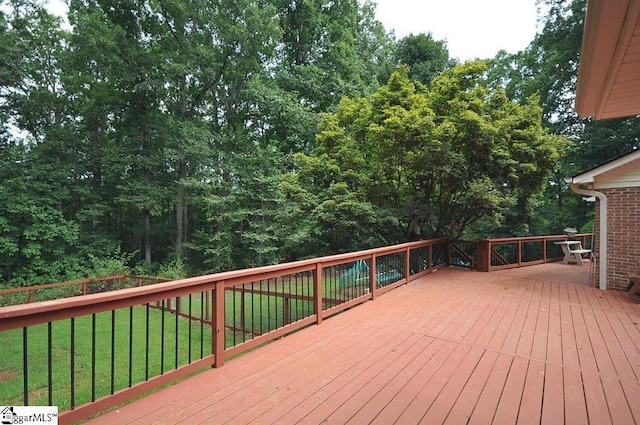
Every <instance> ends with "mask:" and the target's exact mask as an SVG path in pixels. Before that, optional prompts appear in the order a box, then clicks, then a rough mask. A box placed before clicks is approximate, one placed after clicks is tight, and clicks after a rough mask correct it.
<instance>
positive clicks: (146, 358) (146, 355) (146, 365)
mask: <svg viewBox="0 0 640 425" xmlns="http://www.w3.org/2000/svg"><path fill="white" fill-rule="evenodd" d="M149 310H150V306H149V303H147V315H146V316H147V317H146V319H145V320H146V324H145V328H146V331H145V332H146V333H145V339H146V341H145V350H144V380H145V381H148V380H149Z"/></svg>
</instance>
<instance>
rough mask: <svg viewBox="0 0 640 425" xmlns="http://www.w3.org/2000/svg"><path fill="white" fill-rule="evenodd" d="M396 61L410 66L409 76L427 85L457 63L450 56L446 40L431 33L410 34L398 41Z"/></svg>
mask: <svg viewBox="0 0 640 425" xmlns="http://www.w3.org/2000/svg"><path fill="white" fill-rule="evenodd" d="M396 63H397V64H405V65H408V66H409V77H411V78H412V79H413V80H416V81H419V82H421V83H422V84H424V85H426V86H430V85H431V81H432V80H433V79H434V77H435V76H436V75H438V74H440V73H441V72H443V71H446V70H448V69H450V68H452V67H453V66H455V65H456V64H457V61H456V60H454V59H452V58H450V57H449V50H448V49H447V42H446V41H442V40H440V41H438V40H435V39H434V38H433V35H432V34H431V33H427V34H417V35H413V34H411V35H408V36H406V37H404V38H403V39H402V40H400V41H398V43H397V47H396Z"/></svg>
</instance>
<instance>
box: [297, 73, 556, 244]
mask: <svg viewBox="0 0 640 425" xmlns="http://www.w3.org/2000/svg"><path fill="white" fill-rule="evenodd" d="M485 70H486V68H485V65H484V64H483V63H481V62H475V63H467V64H464V65H460V66H457V67H455V68H453V69H452V70H451V71H449V72H444V73H442V74H441V75H440V76H438V77H436V78H435V79H434V80H433V85H432V89H431V90H427V89H426V88H425V87H424V86H423V85H422V84H420V83H416V82H412V81H411V80H410V79H409V76H408V69H407V68H406V67H403V68H400V69H399V70H398V71H397V72H395V73H394V74H392V76H391V78H390V79H389V82H388V84H387V85H386V86H384V87H381V88H380V89H379V90H378V91H377V92H376V93H374V94H373V95H372V96H370V97H368V98H360V99H357V100H351V99H343V101H342V102H341V104H340V106H339V108H338V110H337V111H336V113H335V114H329V115H325V116H324V118H323V120H322V122H321V124H320V131H319V133H318V136H317V148H316V151H315V152H314V155H312V156H307V155H298V157H297V158H298V167H299V170H298V171H297V172H296V173H295V174H293V175H292V176H291V178H294V179H295V182H296V183H297V184H298V187H299V189H297V191H298V192H299V193H300V192H302V193H303V194H304V195H303V199H314V198H315V199H314V202H310V203H309V205H310V207H311V208H310V210H309V211H308V213H309V214H311V216H312V217H313V218H314V219H315V225H316V226H317V227H318V229H319V230H320V235H321V236H320V239H321V240H324V241H327V242H326V243H327V244H328V246H327V247H326V249H327V250H330V251H334V252H335V251H337V250H344V249H353V248H354V247H362V246H368V245H372V244H380V243H392V242H399V241H404V240H408V239H414V238H417V237H433V236H450V237H459V236H460V235H461V234H462V232H463V231H464V230H465V229H466V228H467V227H468V226H469V225H471V224H472V223H474V222H476V221H478V220H479V219H481V218H486V217H491V218H492V219H493V220H494V221H495V222H500V221H502V220H504V219H505V212H506V211H507V209H508V208H509V207H512V206H514V205H516V204H517V203H518V202H520V203H523V204H526V202H527V200H528V199H530V198H531V197H532V196H534V195H535V194H537V193H540V191H541V190H542V188H543V187H544V183H545V179H546V177H547V175H548V174H549V173H550V172H552V171H553V169H554V167H555V166H556V163H557V161H558V159H559V157H560V154H561V152H562V149H563V148H564V147H565V145H566V141H565V140H564V139H561V138H558V137H555V136H550V135H549V134H548V133H547V132H546V131H545V130H544V129H543V128H542V125H541V115H542V111H541V109H540V108H539V107H538V106H537V104H536V99H535V98H532V99H530V100H528V101H527V102H526V103H524V104H517V103H514V102H511V101H509V100H508V98H507V96H506V95H505V93H504V90H502V89H494V90H491V89H489V88H488V87H487V86H486V85H485V84H484V81H483V79H482V76H483V73H484V71H485ZM292 193H295V192H294V191H293V190H292Z"/></svg>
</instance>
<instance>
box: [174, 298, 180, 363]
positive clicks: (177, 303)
mask: <svg viewBox="0 0 640 425" xmlns="http://www.w3.org/2000/svg"><path fill="white" fill-rule="evenodd" d="M179 305H180V302H179V301H178V297H176V344H175V361H174V366H175V367H174V369H177V368H178V345H179V344H178V327H179V325H180V322H179V319H180V309H179V308H178V307H179Z"/></svg>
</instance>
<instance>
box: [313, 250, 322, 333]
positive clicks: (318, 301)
mask: <svg viewBox="0 0 640 425" xmlns="http://www.w3.org/2000/svg"><path fill="white" fill-rule="evenodd" d="M313 280H314V282H313V286H314V291H313V301H314V305H315V309H316V324H318V325H319V324H321V323H322V264H321V263H316V269H315V273H314V279H313Z"/></svg>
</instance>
